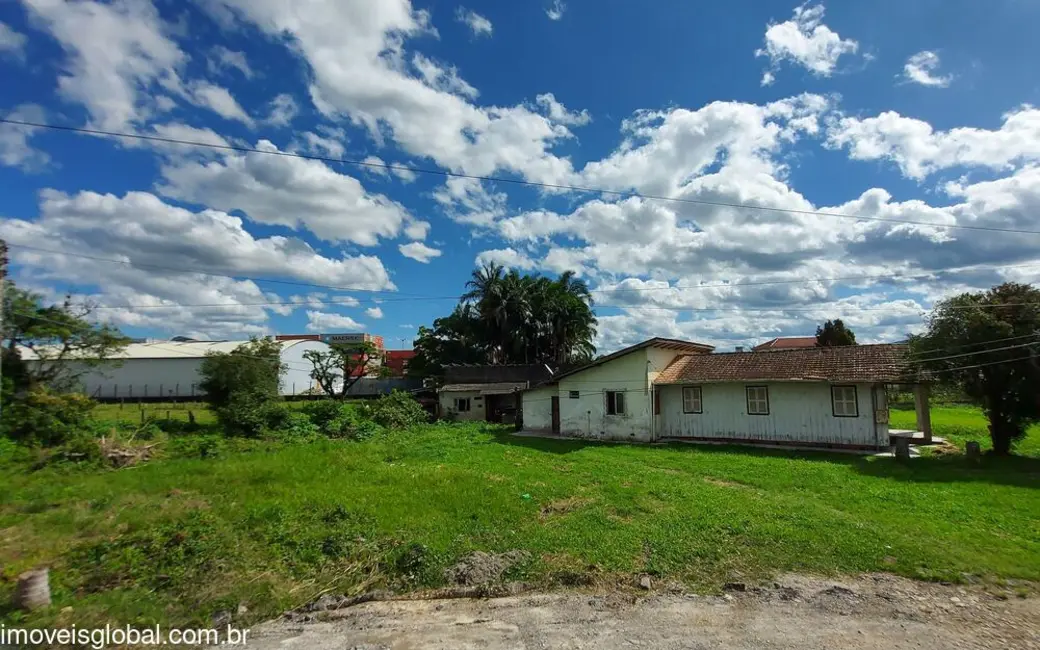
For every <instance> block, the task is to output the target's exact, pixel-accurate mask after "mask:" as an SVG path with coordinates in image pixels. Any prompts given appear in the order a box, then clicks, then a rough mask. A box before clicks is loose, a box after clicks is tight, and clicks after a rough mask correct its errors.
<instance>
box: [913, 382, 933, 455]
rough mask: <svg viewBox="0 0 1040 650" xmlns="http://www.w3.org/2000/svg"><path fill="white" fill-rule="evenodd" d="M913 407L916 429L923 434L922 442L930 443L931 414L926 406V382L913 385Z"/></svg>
mask: <svg viewBox="0 0 1040 650" xmlns="http://www.w3.org/2000/svg"><path fill="white" fill-rule="evenodd" d="M914 407H915V408H916V409H917V430H918V431H920V432H921V433H922V434H924V444H926V445H927V444H931V442H932V414H931V411H930V410H929V407H928V384H916V385H915V386H914Z"/></svg>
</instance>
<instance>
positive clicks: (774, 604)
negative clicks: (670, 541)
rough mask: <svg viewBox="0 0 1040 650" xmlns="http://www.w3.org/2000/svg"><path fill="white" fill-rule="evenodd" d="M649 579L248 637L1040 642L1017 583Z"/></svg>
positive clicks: (304, 642) (365, 609)
mask: <svg viewBox="0 0 1040 650" xmlns="http://www.w3.org/2000/svg"><path fill="white" fill-rule="evenodd" d="M643 583H644V586H646V585H647V581H646V579H644V580H643ZM649 586H650V587H651V589H650V590H649V591H645V590H641V589H639V588H633V589H631V590H622V591H611V592H608V593H579V592H574V591H570V592H558V593H551V594H537V595H521V596H511V597H506V598H492V599H473V598H458V599H442V600H434V599H431V600H393V601H381V602H367V603H362V604H359V605H355V606H353V607H347V608H343V609H331V610H326V611H310V612H304V613H297V614H291V615H287V616H286V617H285V618H283V619H280V620H277V621H271V622H269V623H265V624H263V625H260V626H257V627H255V628H253V629H252V630H250V632H249V640H250V642H249V645H248V647H249V648H254V649H270V650H274V649H275V648H277V649H279V650H287V649H295V648H306V649H308V650H312V649H313V650H323V649H332V648H337V649H355V650H377V649H379V650H382V649H392V650H406V649H407V650H416V649H420V648H423V649H426V648H430V649H437V648H444V649H445V650H447V649H451V650H462V649H465V648H489V649H491V650H507V649H508V650H512V649H526V650H536V649H541V648H572V649H589V650H592V649H596V650H601V649H607V650H609V649H613V648H626V649H630V648H677V649H678V648H683V649H685V650H690V649H698V650H700V649H704V650H707V649H715V648H749V649H750V648H756V649H758V648H777V649H779V648H792V649H794V648H798V649H813V648H819V649H821V650H822V649H826V650H833V649H834V648H877V649H879V650H881V649H884V650H895V649H897V648H917V649H923V650H932V649H936V650H938V649H940V648H941V649H944V650H945V649H947V648H1002V649H1006V648H1037V649H1040V599H1037V598H1035V597H1030V598H1021V597H1019V596H1018V595H1016V594H1015V593H1014V592H1012V591H1004V592H1003V593H1001V592H999V591H997V590H994V589H993V588H990V589H989V590H985V589H983V588H981V587H971V586H969V587H961V586H943V585H938V584H931V583H920V582H914V581H911V580H906V579H903V578H897V577H894V576H889V575H867V576H862V577H859V578H849V579H841V580H830V579H821V578H812V577H806V576H797V575H790V576H784V577H782V578H781V579H780V580H779V581H778V582H776V583H772V584H770V585H766V586H751V585H743V584H739V583H737V584H730V585H727V588H726V592H725V593H723V594H721V595H717V596H699V595H694V594H688V593H685V592H684V591H683V590H682V588H681V587H677V586H673V587H669V586H668V585H658V584H652V583H651V584H649ZM311 609H314V608H311ZM318 609H323V608H321V607H319V608H318Z"/></svg>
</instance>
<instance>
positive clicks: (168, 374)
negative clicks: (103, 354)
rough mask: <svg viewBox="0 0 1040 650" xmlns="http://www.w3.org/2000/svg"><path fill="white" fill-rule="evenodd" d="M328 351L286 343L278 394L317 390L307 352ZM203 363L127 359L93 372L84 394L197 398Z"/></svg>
mask: <svg viewBox="0 0 1040 650" xmlns="http://www.w3.org/2000/svg"><path fill="white" fill-rule="evenodd" d="M171 349H172V348H171ZM328 349H329V345H328V344H327V343H323V342H321V341H285V342H284V343H283V345H282V352H281V360H282V363H283V364H285V365H286V369H285V371H284V372H283V373H282V376H281V378H280V380H279V386H278V389H279V393H280V394H282V395H294V394H300V393H304V392H306V391H307V390H308V389H309V388H311V387H312V386H314V380H313V379H311V377H310V368H311V363H310V362H309V361H307V360H306V359H304V358H303V355H304V353H305V352H307V351H308V350H320V351H326V350H328ZM203 360H204V357H202V356H190V357H189V356H185V357H183V358H130V359H124V360H122V361H121V362H117V363H111V364H104V365H102V366H98V367H96V368H94V369H92V370H91V371H90V372H89V373H87V374H86V375H84V376H83V377H81V378H80V383H81V384H82V387H81V390H82V392H83V393H85V394H86V395H89V396H91V397H98V398H106V399H112V398H125V399H132V398H138V397H158V396H160V395H162V396H164V397H191V396H192V395H196V396H198V395H202V390H201V389H200V388H199V382H200V381H201V380H202V379H201V377H200V376H199V369H200V368H201V366H202V362H203ZM70 363H75V362H70Z"/></svg>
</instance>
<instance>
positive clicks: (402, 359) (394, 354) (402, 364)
mask: <svg viewBox="0 0 1040 650" xmlns="http://www.w3.org/2000/svg"><path fill="white" fill-rule="evenodd" d="M413 357H415V350H387V351H386V357H385V358H384V361H383V365H384V366H386V367H387V368H388V369H389V370H390V374H391V376H393V377H404V375H405V373H406V372H407V371H408V362H409V361H411V360H412V358H413Z"/></svg>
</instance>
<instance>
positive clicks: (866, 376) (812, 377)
mask: <svg viewBox="0 0 1040 650" xmlns="http://www.w3.org/2000/svg"><path fill="white" fill-rule="evenodd" d="M711 350H712V348H711V347H710V346H706V345H702V344H698V343H691V342H687V341H676V340H673V339H660V338H655V339H650V340H649V341H644V342H643V343H640V344H638V345H635V346H632V347H629V348H625V349H623V350H620V351H618V352H615V353H614V354H611V355H608V356H605V357H603V358H601V359H598V360H597V361H595V362H593V363H592V364H589V365H588V366H585V367H583V368H580V369H578V370H575V371H572V372H569V373H566V374H563V375H560V376H558V377H556V378H554V380H553V381H552V382H551V383H545V384H542V385H540V386H536V387H534V388H531V389H529V390H527V391H525V392H524V393H523V398H522V409H523V410H522V418H523V426H524V430H526V431H531V432H539V433H544V434H549V435H563V436H571V437H581V438H597V439H607V440H639V441H644V442H652V441H658V440H672V439H675V440H692V441H707V442H733V443H745V444H778V445H789V446H819V447H838V448H848V449H860V450H874V449H884V448H887V447H888V446H889V444H890V439H889V438H890V431H889V428H888V404H887V403H886V399H885V394H886V393H885V387H886V385H889V384H908V383H913V382H912V377H911V372H910V368H909V364H908V363H907V361H906V359H907V357H906V347H905V346H903V345H856V346H844V347H831V348H802V349H790V350H775V351H774V350H771V351H762V352H732V353H712V352H711ZM915 395H916V401H917V403H918V427H919V428H920V429H921V430H922V432H923V437H926V438H928V437H930V425H929V421H928V417H927V413H928V409H927V390H926V386H925V385H923V384H922V385H917V388H916V390H915Z"/></svg>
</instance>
